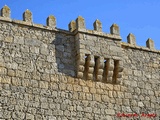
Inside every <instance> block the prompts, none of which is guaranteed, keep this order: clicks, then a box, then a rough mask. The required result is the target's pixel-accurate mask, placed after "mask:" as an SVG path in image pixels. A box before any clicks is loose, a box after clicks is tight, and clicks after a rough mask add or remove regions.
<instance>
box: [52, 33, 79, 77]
mask: <svg viewBox="0 0 160 120" xmlns="http://www.w3.org/2000/svg"><path fill="white" fill-rule="evenodd" d="M51 44H53V45H54V46H55V57H56V64H57V69H58V72H60V73H63V74H66V75H68V76H72V77H75V75H76V57H75V56H76V51H75V43H74V36H72V35H69V34H64V33H55V39H54V40H53V41H52V43H51Z"/></svg>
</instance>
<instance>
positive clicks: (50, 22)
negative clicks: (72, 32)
mask: <svg viewBox="0 0 160 120" xmlns="http://www.w3.org/2000/svg"><path fill="white" fill-rule="evenodd" d="M46 22H47V26H49V27H52V28H55V27H56V18H55V17H54V16H53V15H50V16H49V17H48V18H47V21H46Z"/></svg>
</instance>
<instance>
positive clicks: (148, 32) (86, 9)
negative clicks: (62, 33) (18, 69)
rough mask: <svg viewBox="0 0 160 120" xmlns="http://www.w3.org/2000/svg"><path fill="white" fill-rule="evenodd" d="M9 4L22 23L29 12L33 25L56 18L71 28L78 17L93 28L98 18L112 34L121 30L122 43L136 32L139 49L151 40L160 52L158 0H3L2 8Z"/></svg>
mask: <svg viewBox="0 0 160 120" xmlns="http://www.w3.org/2000/svg"><path fill="white" fill-rule="evenodd" d="M4 5H7V6H9V7H10V9H11V18H12V19H17V20H22V14H23V12H24V11H25V10H26V9H29V10H30V11H31V12H32V14H33V22H34V23H38V24H43V25H45V24H46V18H47V17H48V16H49V15H54V16H55V17H56V19H57V27H58V28H61V29H68V23H69V22H70V21H71V20H75V19H76V18H77V17H78V16H79V15H81V16H82V17H84V18H85V22H86V28H87V29H93V22H94V21H95V20H96V19H99V20H100V21H101V22H102V27H103V28H102V29H103V31H104V32H106V33H109V28H110V26H111V25H112V24H113V23H116V24H118V25H119V27H120V34H121V37H122V39H123V40H122V41H124V42H126V41H127V39H126V37H127V35H128V34H129V33H133V34H134V35H135V36H136V42H137V45H139V46H145V45H146V40H147V39H148V38H151V39H153V40H154V42H155V47H156V49H158V50H160V42H159V41H160V15H159V12H158V11H160V1H159V0H98V1H97V0H32V1H31V0H0V8H2V7H3V6H4Z"/></svg>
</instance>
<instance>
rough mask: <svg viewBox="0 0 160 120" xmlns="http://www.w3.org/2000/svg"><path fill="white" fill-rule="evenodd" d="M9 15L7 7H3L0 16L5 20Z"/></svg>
mask: <svg viewBox="0 0 160 120" xmlns="http://www.w3.org/2000/svg"><path fill="white" fill-rule="evenodd" d="M10 14H11V11H10V8H9V7H8V6H7V5H5V6H4V7H3V8H2V9H1V16H2V17H5V18H10Z"/></svg>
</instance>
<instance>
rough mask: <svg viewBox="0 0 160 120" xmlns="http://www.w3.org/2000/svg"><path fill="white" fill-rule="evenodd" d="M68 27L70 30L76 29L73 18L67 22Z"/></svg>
mask: <svg viewBox="0 0 160 120" xmlns="http://www.w3.org/2000/svg"><path fill="white" fill-rule="evenodd" d="M68 29H69V31H70V32H73V31H74V30H76V22H75V21H74V20H72V21H71V22H70V23H69V24H68Z"/></svg>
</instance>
